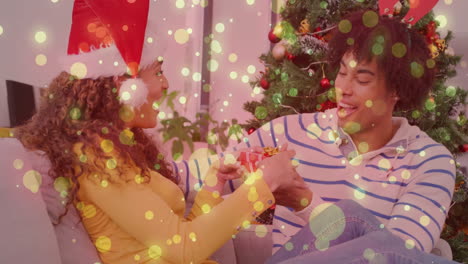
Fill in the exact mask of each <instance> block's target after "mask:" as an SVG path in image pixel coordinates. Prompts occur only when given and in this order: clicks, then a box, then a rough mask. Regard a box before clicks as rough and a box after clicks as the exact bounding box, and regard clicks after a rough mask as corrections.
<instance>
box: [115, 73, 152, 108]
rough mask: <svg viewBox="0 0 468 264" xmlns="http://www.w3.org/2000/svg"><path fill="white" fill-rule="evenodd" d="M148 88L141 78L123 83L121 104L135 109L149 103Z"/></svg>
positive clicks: (120, 90)
mask: <svg viewBox="0 0 468 264" xmlns="http://www.w3.org/2000/svg"><path fill="white" fill-rule="evenodd" d="M147 98H148V87H147V86H146V83H145V82H143V80H142V79H140V78H129V79H127V80H125V81H124V82H122V84H121V85H120V89H119V99H120V102H121V103H123V104H126V105H129V106H132V107H134V108H138V107H140V106H141V105H142V104H144V103H145V102H146V101H147Z"/></svg>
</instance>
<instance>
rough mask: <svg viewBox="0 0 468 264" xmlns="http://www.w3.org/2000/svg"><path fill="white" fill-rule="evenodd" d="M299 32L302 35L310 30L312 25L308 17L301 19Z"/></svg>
mask: <svg viewBox="0 0 468 264" xmlns="http://www.w3.org/2000/svg"><path fill="white" fill-rule="evenodd" d="M299 32H300V33H301V34H302V35H305V34H307V33H309V32H310V25H309V21H308V20H307V19H304V20H302V21H301V26H300V27H299Z"/></svg>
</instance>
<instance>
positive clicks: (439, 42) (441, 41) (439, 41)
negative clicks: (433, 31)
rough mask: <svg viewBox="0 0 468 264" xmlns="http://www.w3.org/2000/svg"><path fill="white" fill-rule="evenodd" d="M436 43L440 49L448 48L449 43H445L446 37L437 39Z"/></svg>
mask: <svg viewBox="0 0 468 264" xmlns="http://www.w3.org/2000/svg"><path fill="white" fill-rule="evenodd" d="M435 45H436V46H437V48H438V49H439V50H440V51H444V50H445V48H447V45H446V44H445V39H437V40H436V41H435Z"/></svg>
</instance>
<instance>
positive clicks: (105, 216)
mask: <svg viewBox="0 0 468 264" xmlns="http://www.w3.org/2000/svg"><path fill="white" fill-rule="evenodd" d="M125 78H128V77H125V76H117V77H99V78H97V79H77V78H74V77H73V76H72V75H70V74H68V73H66V72H63V73H61V74H60V75H59V76H58V77H57V78H55V79H54V80H53V81H52V83H51V84H50V86H49V87H48V89H47V93H46V96H45V97H44V98H43V102H42V104H41V107H40V109H39V111H38V113H37V114H35V115H34V116H33V118H32V119H31V120H30V121H29V122H28V123H27V124H25V125H23V126H21V127H18V128H16V130H15V134H16V136H17V137H18V138H19V140H20V141H21V142H22V143H23V144H24V146H25V147H26V148H27V149H31V150H41V151H43V152H44V153H45V155H47V158H48V159H49V160H50V162H51V169H50V173H49V175H50V176H51V177H53V178H57V177H65V178H67V179H69V181H70V183H71V189H70V190H69V197H68V204H73V205H75V206H76V207H77V209H78V210H79V211H81V216H82V221H83V224H84V226H85V228H86V229H87V231H88V233H89V235H90V237H91V240H92V241H93V242H94V244H95V245H96V247H97V249H98V251H99V253H100V257H101V259H102V261H103V262H104V263H113V264H114V263H131V262H132V261H135V260H139V261H141V262H144V263H146V261H151V260H159V262H158V263H190V262H193V263H200V262H202V261H203V260H205V259H206V258H208V257H209V256H210V255H211V254H212V253H214V251H215V250H216V249H218V248H219V247H221V246H222V245H223V244H224V242H226V241H227V240H228V239H230V238H231V237H232V235H233V234H235V233H236V232H237V231H238V230H239V227H240V226H242V225H243V224H244V223H245V222H246V221H251V220H253V219H254V218H255V216H256V215H257V214H260V213H262V212H263V211H264V210H266V209H267V208H268V206H267V205H268V204H272V203H273V202H274V198H273V195H272V192H274V191H275V190H277V189H278V188H279V186H280V185H281V184H282V182H283V181H285V180H289V179H288V177H287V176H285V175H291V174H292V173H291V170H293V167H292V165H290V166H283V165H281V166H277V165H275V164H282V163H286V164H290V162H289V160H290V159H291V158H292V156H293V155H294V152H293V151H285V152H281V153H280V154H278V155H276V156H274V157H272V158H270V159H266V160H264V162H263V165H264V166H265V168H264V169H263V175H264V176H263V178H255V177H256V176H255V175H254V176H253V177H254V178H250V179H249V180H247V182H246V183H244V184H243V185H242V186H241V187H240V188H238V189H237V190H236V192H234V193H233V195H231V196H230V197H229V198H227V199H226V200H224V201H223V199H222V198H220V197H219V194H220V193H221V192H222V188H223V187H224V183H225V182H226V180H228V179H231V178H234V177H238V176H239V175H238V174H237V173H236V170H237V169H238V167H236V166H235V165H224V164H223V163H221V165H219V166H216V164H214V166H213V167H212V168H211V169H210V170H209V171H208V175H207V178H206V181H207V182H208V181H209V182H211V183H212V182H213V181H214V182H215V183H212V184H204V185H203V188H202V189H201V190H200V191H199V192H198V194H197V196H196V198H195V203H194V206H193V207H192V210H191V212H190V214H189V215H188V217H187V218H184V212H185V200H184V195H183V193H182V190H181V189H180V188H179V187H178V186H177V183H178V180H179V179H177V178H176V177H175V176H174V174H173V172H172V170H171V169H170V165H169V164H168V163H167V161H166V160H165V158H164V155H163V154H162V153H161V152H160V151H159V150H158V148H157V147H156V145H155V143H154V141H153V140H152V139H151V138H150V137H149V136H148V135H146V134H145V132H144V131H143V129H144V128H152V127H154V126H155V125H156V117H157V113H158V111H157V110H154V109H153V108H152V104H153V102H155V101H157V100H158V99H159V98H160V97H161V96H162V93H163V91H164V90H166V89H167V88H168V84H167V80H166V78H165V77H164V75H162V71H161V63H160V62H158V61H156V62H154V63H153V64H152V65H150V66H149V67H147V68H145V69H143V70H141V71H140V73H139V78H141V79H142V80H143V82H144V83H145V84H146V85H147V86H148V96H147V100H146V102H145V103H144V104H142V105H141V106H140V107H139V108H134V109H132V107H129V106H127V105H125V104H122V103H121V102H120V101H119V99H118V96H117V94H118V90H119V87H120V83H121V82H122V81H124V80H125ZM218 164H219V162H218ZM218 169H219V170H218ZM279 176H281V181H278V180H274V181H273V178H274V177H277V178H279ZM210 177H211V178H210ZM257 177H258V175H257ZM261 205H264V206H261ZM65 213H66V212H64V214H65ZM149 263H151V262H149Z"/></svg>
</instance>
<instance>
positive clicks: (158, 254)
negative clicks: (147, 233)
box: [148, 245, 162, 259]
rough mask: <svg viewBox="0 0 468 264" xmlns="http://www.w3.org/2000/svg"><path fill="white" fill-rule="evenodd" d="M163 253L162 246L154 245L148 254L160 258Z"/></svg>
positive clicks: (153, 257)
mask: <svg viewBox="0 0 468 264" xmlns="http://www.w3.org/2000/svg"><path fill="white" fill-rule="evenodd" d="M161 255H162V249H161V247H159V246H157V245H153V246H151V247H149V248H148V256H149V257H150V258H152V259H159V258H160V257H161Z"/></svg>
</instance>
